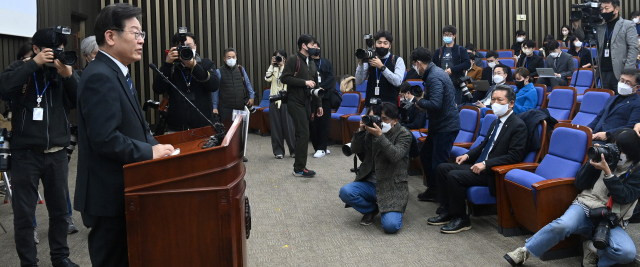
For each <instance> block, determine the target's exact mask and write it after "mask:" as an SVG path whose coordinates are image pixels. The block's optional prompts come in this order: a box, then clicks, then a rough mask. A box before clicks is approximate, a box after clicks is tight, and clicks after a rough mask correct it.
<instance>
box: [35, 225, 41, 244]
mask: <svg viewBox="0 0 640 267" xmlns="http://www.w3.org/2000/svg"><path fill="white" fill-rule="evenodd" d="M33 241H34V242H36V245H37V244H40V238H38V228H33Z"/></svg>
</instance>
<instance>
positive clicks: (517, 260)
mask: <svg viewBox="0 0 640 267" xmlns="http://www.w3.org/2000/svg"><path fill="white" fill-rule="evenodd" d="M528 258H529V251H527V248H525V247H519V248H516V250H514V251H511V252H509V253H507V254H504V259H505V260H507V261H508V262H509V264H511V266H512V267H515V266H519V265H522V264H524V262H525V261H527V259H528Z"/></svg>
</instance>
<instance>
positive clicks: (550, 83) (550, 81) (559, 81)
mask: <svg viewBox="0 0 640 267" xmlns="http://www.w3.org/2000/svg"><path fill="white" fill-rule="evenodd" d="M538 83H539V84H544V85H546V86H547V92H551V90H553V87H556V86H567V85H569V84H568V83H567V79H565V78H558V77H555V78H538ZM616 84H617V82H616Z"/></svg>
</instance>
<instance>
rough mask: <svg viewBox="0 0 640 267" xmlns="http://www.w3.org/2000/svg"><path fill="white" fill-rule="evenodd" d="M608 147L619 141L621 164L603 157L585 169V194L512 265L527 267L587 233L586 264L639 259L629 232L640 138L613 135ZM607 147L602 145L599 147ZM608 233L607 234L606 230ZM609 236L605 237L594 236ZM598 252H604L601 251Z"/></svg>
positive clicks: (637, 190) (581, 177) (638, 185)
mask: <svg viewBox="0 0 640 267" xmlns="http://www.w3.org/2000/svg"><path fill="white" fill-rule="evenodd" d="M608 143H610V144H608V145H612V144H611V143H615V144H616V145H617V147H618V149H619V152H612V153H619V155H620V156H619V158H620V160H619V161H617V162H611V164H609V162H607V161H606V160H605V155H604V153H601V154H600V155H595V157H597V158H599V159H600V161H599V162H596V161H594V160H593V159H592V160H590V161H589V162H587V163H586V164H585V165H583V166H582V168H580V170H579V171H578V173H577V174H576V178H575V186H576V188H577V190H578V191H580V193H579V194H578V196H577V197H576V199H575V200H574V201H573V203H572V204H571V206H570V207H569V209H567V211H566V212H565V213H564V215H562V216H561V217H560V218H558V219H556V220H554V221H553V222H551V223H549V224H547V225H546V226H545V227H543V228H542V229H540V231H538V232H537V233H536V234H535V235H533V236H532V237H531V238H529V239H527V241H526V243H525V246H524V247H520V248H517V249H516V250H514V251H512V252H509V253H507V254H506V255H504V258H505V259H506V260H507V261H508V262H509V263H510V264H511V265H512V266H516V265H521V264H523V263H524V262H525V261H526V260H527V258H528V257H529V255H533V256H536V257H539V256H541V255H542V254H543V253H544V252H546V251H547V250H549V249H550V248H551V247H553V246H555V245H556V244H558V242H560V241H562V240H564V239H565V237H568V236H569V235H571V234H582V235H585V236H588V237H589V239H588V240H587V241H585V242H584V243H583V245H582V249H583V250H584V257H583V260H582V264H583V265H582V266H596V265H597V266H611V265H614V264H626V263H630V262H632V261H633V260H634V259H635V256H636V246H635V244H634V243H633V240H631V238H630V237H629V234H628V233H627V232H626V229H627V226H628V220H629V218H630V217H631V215H632V213H633V208H634V207H635V206H636V204H637V202H638V197H640V170H637V169H638V166H640V164H639V162H640V137H639V136H638V134H637V133H636V132H635V131H634V130H632V129H621V130H618V131H616V132H614V133H613V134H612V135H611V137H610V138H609V140H608ZM600 148H602V147H600ZM604 209H606V211H608V212H610V213H612V214H614V215H615V216H612V217H614V218H615V219H612V218H609V217H607V218H606V219H605V218H604V217H603V216H602V214H603V210H604ZM601 222H603V223H608V224H609V227H608V228H605V229H608V231H609V233H608V235H606V233H604V235H601V232H599V231H600V230H604V229H603V227H604V226H601V227H600V228H598V229H597V231H596V233H595V234H593V233H594V231H593V230H594V229H596V228H597V227H598V226H599V225H600V223H601ZM605 232H606V231H605ZM592 236H595V237H604V238H602V239H600V238H593V239H592V238H591V237H592ZM596 247H597V248H599V249H596Z"/></svg>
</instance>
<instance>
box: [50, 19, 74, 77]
mask: <svg viewBox="0 0 640 267" xmlns="http://www.w3.org/2000/svg"><path fill="white" fill-rule="evenodd" d="M69 34H71V28H69V27H63V26H56V27H54V28H53V35H52V37H51V38H52V41H53V46H54V47H55V48H53V59H54V60H56V59H57V60H60V63H62V64H65V65H68V66H73V65H75V64H76V61H78V56H77V55H76V51H64V48H62V47H60V46H61V45H62V43H63V42H62V38H61V37H63V36H64V35H69ZM48 65H49V66H50V67H53V63H51V64H49V63H48Z"/></svg>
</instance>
